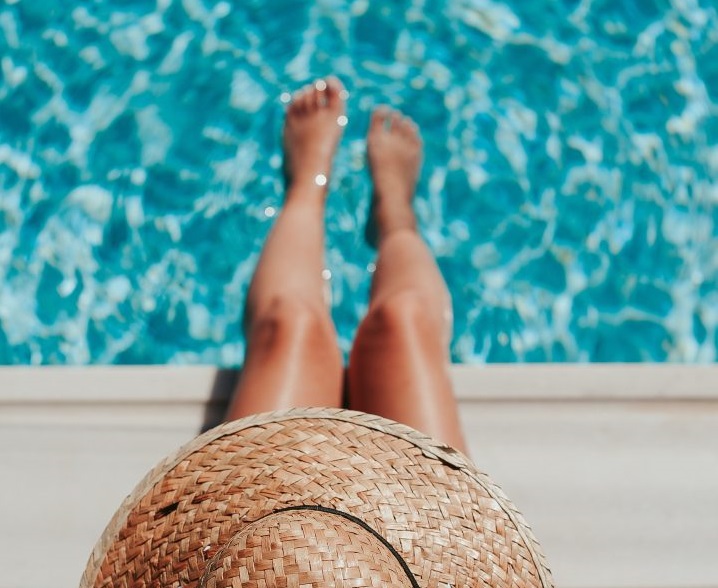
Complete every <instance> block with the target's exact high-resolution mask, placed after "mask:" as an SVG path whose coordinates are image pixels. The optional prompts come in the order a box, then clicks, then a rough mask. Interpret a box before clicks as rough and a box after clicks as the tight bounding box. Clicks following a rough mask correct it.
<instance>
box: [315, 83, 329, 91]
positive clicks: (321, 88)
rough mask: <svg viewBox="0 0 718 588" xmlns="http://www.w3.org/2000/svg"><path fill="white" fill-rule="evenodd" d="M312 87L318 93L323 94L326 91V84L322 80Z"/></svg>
mask: <svg viewBox="0 0 718 588" xmlns="http://www.w3.org/2000/svg"><path fill="white" fill-rule="evenodd" d="M314 87H315V88H316V89H317V90H319V91H320V92H323V91H324V90H326V89H327V83H326V82H325V81H324V80H317V81H316V82H314Z"/></svg>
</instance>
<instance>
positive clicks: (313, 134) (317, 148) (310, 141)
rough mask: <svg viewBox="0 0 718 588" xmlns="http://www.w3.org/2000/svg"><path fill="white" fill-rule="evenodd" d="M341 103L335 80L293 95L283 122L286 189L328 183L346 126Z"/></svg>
mask: <svg viewBox="0 0 718 588" xmlns="http://www.w3.org/2000/svg"><path fill="white" fill-rule="evenodd" d="M344 100H345V90H344V86H343V85H342V83H341V82H340V81H339V80H338V79H337V78H335V77H329V78H327V79H326V80H317V81H316V82H315V83H314V84H310V85H307V86H305V87H304V88H302V89H301V90H300V91H299V92H297V93H296V94H295V95H294V98H293V100H292V103H291V104H290V105H289V107H288V109H287V115H286V119H285V122H284V155H285V161H284V172H285V175H286V179H287V187H288V188H296V187H312V186H314V187H316V186H320V187H322V186H325V185H326V183H327V182H328V179H329V174H330V172H331V167H332V159H333V158H334V153H335V151H336V149H337V143H338V142H339V139H340V137H341V135H342V131H343V130H344V129H343V127H344V126H345V125H346V123H347V120H346V116H345V115H344V111H345V110H344ZM323 191H325V190H323Z"/></svg>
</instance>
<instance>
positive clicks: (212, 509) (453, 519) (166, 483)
mask: <svg viewBox="0 0 718 588" xmlns="http://www.w3.org/2000/svg"><path fill="white" fill-rule="evenodd" d="M80 586H81V588H91V587H92V588H98V587H101V586H103V587H109V586H112V587H121V586H128V587H157V588H159V587H161V588H177V587H179V586H181V587H183V588H187V587H192V588H194V587H203V588H224V587H233V588H236V587H239V586H252V587H266V588H271V587H274V586H276V587H285V586H286V587H297V588H300V587H301V588H304V587H309V586H311V587H315V586H337V587H344V586H352V587H363V586H421V587H434V586H437V587H438V586H441V587H448V586H457V587H459V586H491V587H511V586H516V587H521V588H529V587H542V588H550V587H552V580H551V574H550V572H549V570H548V568H547V567H546V564H545V562H544V558H543V556H542V555H541V551H540V548H539V545H538V543H537V542H536V540H535V539H534V537H533V535H532V533H531V531H530V529H529V528H528V527H527V525H526V524H525V523H524V521H523V519H522V517H521V515H520V514H519V513H518V512H517V511H516V509H515V507H514V506H513V505H512V504H511V502H510V501H509V500H508V499H507V498H506V497H505V496H504V494H503V493H502V492H501V490H499V489H498V488H497V487H496V485H495V484H494V483H493V482H491V480H490V479H489V478H488V477H487V476H486V475H485V474H483V473H481V472H480V471H478V470H477V469H476V468H475V467H474V466H473V465H472V464H471V463H470V462H469V461H468V460H467V459H466V458H465V457H464V456H463V455H461V454H460V453H459V452H457V451H456V450H454V449H451V448H450V447H447V446H446V445H442V444H440V443H438V442H436V441H434V440H432V439H430V438H429V437H426V436H425V435H423V434H421V433H418V432H417V431H415V430H413V429H411V428H409V427H406V426H404V425H400V424H398V423H394V422H392V421H389V420H386V419H383V418H380V417H376V416H373V415H368V414H364V413H359V412H354V411H346V410H339V409H294V410H290V411H283V412H275V413H266V414H261V415H256V416H252V417H249V418H246V419H241V420H238V421H234V422H231V423H226V424H224V425H221V426H219V427H217V428H215V429H213V430H211V431H208V432H207V433H205V434H204V435H202V436H200V437H198V438H197V439H195V440H194V441H192V442H190V443H189V444H187V445H186V446H184V447H183V448H181V449H180V450H179V451H178V452H177V453H176V454H175V455H172V456H170V457H169V458H167V459H166V460H164V461H163V462H162V463H160V464H159V465H158V466H157V467H155V468H154V469H153V470H152V471H151V472H150V473H149V474H148V475H147V476H146V477H145V479H144V480H143V481H142V482H141V483H140V484H139V486H137V488H135V490H134V491H133V492H132V494H130V496H129V497H128V498H127V499H126V500H125V502H124V503H123V504H122V506H121V507H120V509H119V511H118V512H117V513H116V514H115V516H114V518H113V519H112V521H111V522H110V524H109V525H108V527H107V529H106V530H105V532H104V534H103V535H102V537H101V538H100V540H99V542H98V543H97V545H96V547H95V549H94V551H93V552H92V555H91V556H90V560H89V562H88V564H87V568H86V570H85V573H84V575H83V578H82V582H81V584H80Z"/></svg>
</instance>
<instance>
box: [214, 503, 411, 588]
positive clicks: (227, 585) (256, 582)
mask: <svg viewBox="0 0 718 588" xmlns="http://www.w3.org/2000/svg"><path fill="white" fill-rule="evenodd" d="M277 578H280V581H279V583H280V584H281V583H286V585H287V586H329V587H332V586H346V585H350V586H352V587H353V588H382V587H384V586H396V587H407V588H411V586H412V584H411V582H410V580H409V579H408V577H407V575H406V573H405V572H404V570H403V568H402V566H401V565H400V563H399V561H398V560H397V558H396V557H395V556H394V555H393V554H392V553H391V552H390V551H389V550H388V549H387V548H386V547H385V546H384V545H383V544H382V543H381V542H380V541H379V540H378V539H377V538H376V537H375V536H374V535H372V534H371V533H369V532H367V531H366V530H365V529H363V528H362V527H361V526H360V525H358V524H356V523H354V522H352V521H349V520H348V519H346V518H344V517H340V516H337V515H335V514H327V513H325V512H316V511H294V512H286V511H284V512H280V513H277V514H272V515H269V516H267V517H264V518H262V519H260V520H259V521H257V522H256V523H251V524H249V525H247V528H245V529H243V530H242V531H240V532H239V533H237V535H235V536H234V537H233V538H232V540H231V541H230V542H229V544H227V545H226V546H224V547H223V548H222V549H220V551H219V552H218V553H217V555H215V556H214V558H212V560H211V561H210V562H209V564H208V565H207V568H206V570H205V572H204V576H203V577H202V579H201V580H200V586H201V587H202V588H234V587H236V586H275V585H277V583H278V580H277Z"/></svg>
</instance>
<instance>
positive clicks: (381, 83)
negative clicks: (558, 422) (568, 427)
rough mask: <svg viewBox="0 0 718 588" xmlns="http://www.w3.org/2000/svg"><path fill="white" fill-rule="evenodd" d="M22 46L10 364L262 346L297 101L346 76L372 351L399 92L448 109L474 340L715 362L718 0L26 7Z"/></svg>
mask: <svg viewBox="0 0 718 588" xmlns="http://www.w3.org/2000/svg"><path fill="white" fill-rule="evenodd" d="M0 65H1V80H2V81H1V83H0V363H21V364H38V363H48V364H54V363H73V364H78V363H79V364H86V363H166V362H171V363H213V364H220V365H226V366H232V365H237V364H239V363H241V361H242V357H243V354H244V340H243V338H242V335H241V332H240V317H241V311H242V304H243V300H244V296H245V293H246V290H247V286H248V283H249V279H250V277H251V273H252V270H253V267H254V264H255V263H256V260H257V256H258V254H259V251H260V247H261V245H262V242H263V239H264V238H265V236H266V234H267V231H268V229H269V228H270V226H271V223H272V217H273V216H274V215H275V214H276V212H277V211H278V210H279V208H280V206H281V194H282V182H281V179H280V173H279V172H280V167H281V152H280V142H279V136H280V130H281V124H282V111H283V106H282V104H281V102H280V100H279V96H280V94H281V93H282V92H284V91H292V90H295V89H297V88H298V87H299V86H300V85H302V84H303V83H305V82H307V81H309V80H312V79H313V78H315V77H317V76H323V75H326V74H328V73H331V72H333V73H336V74H337V75H339V76H340V77H341V78H342V80H343V81H344V83H345V84H346V85H347V86H348V88H349V89H350V91H351V97H350V100H349V117H350V124H349V126H348V127H347V132H346V135H345V137H344V140H343V142H342V145H341V149H340V152H339V154H338V158H337V165H336V168H335V174H334V177H333V180H332V181H333V185H332V195H331V198H330V201H329V210H328V218H327V231H328V239H327V245H328V252H327V267H328V268H329V270H330V271H331V273H332V278H331V280H330V287H331V292H332V295H333V315H334V319H335V321H336V323H337V326H338V329H339V334H340V338H341V344H342V346H343V348H344V350H345V351H346V350H347V349H348V347H349V345H350V341H351V338H352V336H353V333H354V330H355V328H356V325H357V322H358V320H359V318H360V317H361V316H362V314H363V312H364V311H365V309H366V297H367V291H368V285H369V281H370V278H371V269H372V265H371V264H372V261H373V252H372V251H371V250H370V249H369V248H368V247H367V246H366V245H365V244H364V242H363V240H362V234H363V226H364V222H365V219H366V216H367V211H368V196H369V184H368V178H367V176H366V173H365V171H364V147H365V144H364V133H365V130H366V126H367V117H368V114H369V112H370V111H371V109H372V108H373V107H374V106H376V105H378V104H381V103H388V104H391V105H393V106H396V107H398V108H401V109H402V110H404V111H405V112H406V113H408V114H409V115H411V116H412V117H413V118H414V119H415V120H416V121H417V122H418V123H419V125H420V126H421V128H422V130H423V135H424V139H425V144H426V157H425V167H424V171H423V176H422V180H421V185H420V195H419V197H418V202H417V210H418V214H419V217H420V222H421V226H422V230H423V232H424V235H425V236H426V238H427V240H428V242H429V243H430V245H431V247H432V249H433V251H434V252H435V253H436V255H437V258H438V260H439V263H440V265H441V268H442V270H443V271H444V273H445V277H446V280H447V282H448V284H449V287H450V290H451V292H452V294H453V296H454V307H455V308H454V310H455V318H456V325H455V332H454V338H453V342H452V353H453V357H454V359H455V360H456V361H462V362H467V363H481V362H497V361H510V362H512V361H684V362H712V361H715V360H716V347H718V288H717V286H718V206H717V205H718V182H716V179H717V178H718V10H717V9H716V4H715V2H714V1H713V0H670V1H669V0H532V1H531V2H528V1H525V0H509V1H506V2H500V1H498V0H449V1H446V2H444V1H442V2H433V1H428V0H411V1H409V0H404V1H395V2H371V3H370V2H369V1H368V0H354V1H349V0H345V1H343V0H322V1H317V2H309V1H307V2H302V1H297V0H281V1H278V0H277V1H263V0H246V1H243V2H232V3H230V2H226V1H220V2H217V1H214V0H156V1H149V0H132V1H129V0H128V1H125V2H112V1H110V0H94V1H90V0H88V1H86V2H75V3H67V2H64V1H63V2H61V1H60V0H4V1H3V3H2V4H0Z"/></svg>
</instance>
